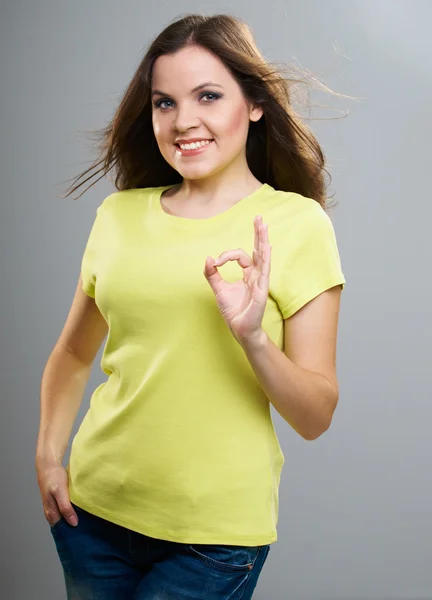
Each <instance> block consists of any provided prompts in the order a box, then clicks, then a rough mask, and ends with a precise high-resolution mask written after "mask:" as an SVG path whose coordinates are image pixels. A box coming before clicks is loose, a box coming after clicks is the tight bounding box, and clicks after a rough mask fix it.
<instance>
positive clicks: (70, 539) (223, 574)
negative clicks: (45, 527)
mask: <svg viewBox="0 0 432 600" xmlns="http://www.w3.org/2000/svg"><path fill="white" fill-rule="evenodd" d="M73 507H74V509H75V511H76V513H77V515H78V519H79V523H78V525H77V526H76V527H73V526H72V525H69V523H68V522H67V521H66V520H65V519H64V518H61V519H60V521H58V522H57V523H55V524H54V525H53V526H51V533H52V536H53V538H54V542H55V545H56V548H57V553H58V555H59V558H60V562H61V565H62V567H63V573H64V577H65V583H66V590H67V598H68V600H250V598H252V594H253V591H254V589H255V587H256V584H257V581H258V577H259V575H260V573H261V569H262V567H263V565H264V562H265V560H266V558H267V555H268V553H269V550H270V545H266V546H252V547H251V546H232V545H209V544H183V543H178V542H169V541H166V540H159V539H155V538H151V537H148V536H146V535H143V534H141V533H137V532H135V531H132V530H130V529H126V528H125V527H121V526H120V525H116V524H114V523H112V522H110V521H107V520H105V519H102V518H101V517H97V516H95V515H93V514H91V513H89V512H87V511H85V510H84V509H82V508H80V507H78V506H76V505H75V504H73Z"/></svg>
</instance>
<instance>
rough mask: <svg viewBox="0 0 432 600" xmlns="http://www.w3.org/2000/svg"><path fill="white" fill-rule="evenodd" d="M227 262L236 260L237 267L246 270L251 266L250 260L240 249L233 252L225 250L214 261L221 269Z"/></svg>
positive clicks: (251, 261)
mask: <svg viewBox="0 0 432 600" xmlns="http://www.w3.org/2000/svg"><path fill="white" fill-rule="evenodd" d="M229 260H237V261H238V263H239V265H240V266H241V267H243V268H244V269H246V268H247V267H250V266H251V265H252V264H253V260H252V258H251V257H250V256H249V254H248V253H247V252H245V251H244V250H243V249H242V248H236V249H235V250H226V251H225V252H222V254H220V255H219V257H218V258H217V259H216V261H215V265H216V266H217V267H221V266H222V265H223V264H225V263H226V262H228V261H229Z"/></svg>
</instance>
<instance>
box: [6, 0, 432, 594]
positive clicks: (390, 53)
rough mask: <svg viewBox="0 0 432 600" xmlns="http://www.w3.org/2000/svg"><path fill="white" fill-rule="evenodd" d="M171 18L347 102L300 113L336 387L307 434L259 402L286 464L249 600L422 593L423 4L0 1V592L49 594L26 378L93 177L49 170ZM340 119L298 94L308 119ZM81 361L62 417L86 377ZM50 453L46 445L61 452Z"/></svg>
mask: <svg viewBox="0 0 432 600" xmlns="http://www.w3.org/2000/svg"><path fill="white" fill-rule="evenodd" d="M187 12H203V13H204V14H215V13H216V12H217V13H221V12H228V13H231V14H234V15H237V16H240V17H242V18H244V19H245V20H246V21H247V22H248V23H249V24H250V25H251V27H252V28H253V30H254V33H255V36H256V39H257V42H258V45H259V47H260V48H261V50H262V51H263V52H264V54H265V55H266V56H267V57H268V58H270V59H272V60H281V61H283V60H291V59H293V60H294V57H295V59H296V60H298V61H300V63H302V64H303V65H305V66H306V67H307V68H309V69H310V70H311V71H312V72H315V73H316V74H317V75H318V76H319V77H321V78H324V80H325V81H326V83H327V84H328V85H329V86H330V87H332V88H334V89H336V90H337V91H339V92H341V93H345V94H349V95H352V96H356V97H359V98H361V100H359V101H352V100H349V101H348V100H341V99H336V98H332V97H331V96H328V95H324V96H323V95H319V97H316V103H317V104H326V105H329V106H331V107H337V109H338V110H342V111H346V110H350V111H351V114H350V115H349V116H348V117H347V118H345V119H336V120H317V121H314V122H312V128H313V130H314V131H315V133H316V134H317V135H318V137H319V140H320V142H321V143H322V145H323V147H324V150H325V152H326V154H327V157H328V160H329V168H330V169H331V172H332V174H333V184H332V191H335V192H336V199H337V201H338V202H339V205H338V207H337V208H336V209H335V210H333V211H332V213H331V216H332V218H333V221H334V225H335V229H336V234H337V238H338V243H339V249H340V253H341V257H342V262H343V268H344V273H345V276H346V278H347V282H348V283H347V286H346V288H345V291H344V292H343V295H342V309H341V317H340V330H339V331H340V335H339V345H338V373H339V380H340V400H339V406H338V408H337V411H336V414H335V417H334V421H333V424H332V427H331V428H330V430H329V431H328V432H326V433H325V434H324V435H323V436H322V437H321V438H319V439H318V440H316V441H314V442H306V441H305V440H303V439H302V438H301V437H300V436H299V435H297V434H296V433H295V432H294V431H293V430H291V429H290V428H289V426H288V425H287V424H286V423H284V422H283V421H282V419H281V418H280V417H279V416H278V415H277V414H275V417H274V418H275V424H276V428H277V431H278V434H279V436H280V441H281V445H282V448H283V451H284V454H285V457H286V463H285V467H284V471H283V476H282V483H281V498H280V520H279V541H278V542H277V543H276V544H275V545H274V546H273V547H272V550H271V552H270V555H269V559H268V562H267V563H266V566H265V569H264V571H263V574H262V576H261V579H260V581H259V584H258V587H257V591H256V596H255V597H256V598H257V600H260V599H261V600H262V599H268V600H285V599H288V600H297V599H306V598H308V599H314V600H322V599H330V598H331V599H333V600H336V599H342V598H344V599H362V600H363V599H378V598H392V599H396V598H404V599H413V598H431V597H432V569H431V564H432V541H431V534H432V519H431V517H430V511H431V507H432V498H431V496H432V494H431V481H430V457H431V438H430V433H429V432H430V419H431V417H432V408H431V399H432V394H431V384H430V378H429V377H428V372H429V371H430V366H431V358H432V356H431V350H430V343H431V338H432V328H431V318H430V308H431V269H430V267H429V262H430V258H431V242H430V240H431V236H430V227H431V216H432V209H431V206H432V204H431V200H430V194H431V185H430V175H431V166H430V159H431V153H430V141H431V137H432V120H431V116H430V109H431V97H432V68H431V67H432V61H431V45H432V42H431V38H430V30H429V24H430V22H431V20H432V3H431V2H428V1H427V0H423V1H421V0H417V1H413V0H410V1H400V0H393V1H376V0H375V1H371V0H351V1H348V0H347V1H340V2H337V1H335V0H327V1H312V0H301V1H299V0H297V1H296V2H291V1H285V2H282V1H277V0H275V1H273V2H270V3H269V2H266V3H257V4H256V5H253V3H251V2H250V1H246V0H238V1H236V2H220V3H218V4H217V5H216V4H214V3H211V2H209V1H207V2H193V1H189V2H186V1H184V0H183V1H182V2H180V3H179V2H157V3H153V2H150V1H147V2H143V1H141V2H137V1H133V0H123V1H122V2H117V1H113V0H104V1H103V2H102V1H98V2H97V1H95V0H94V1H88V0H87V1H84V0H75V1H74V2H66V1H65V0H63V1H59V0H55V1H54V0H39V1H38V2H33V1H30V0H27V1H25V0H13V1H12V0H10V1H9V2H8V1H7V0H6V1H5V0H3V2H2V4H1V8H0V17H1V29H0V52H1V54H0V55H1V62H0V69H1V72H0V94H1V96H0V101H1V111H0V125H1V137H0V140H1V146H0V152H1V156H0V174H1V183H2V192H1V219H0V227H1V230H0V244H1V247H0V257H1V279H0V281H1V292H2V293H1V320H0V327H1V330H0V334H1V344H0V352H1V407H2V418H1V434H0V440H1V448H0V450H1V454H0V456H1V468H2V471H1V481H2V493H1V522H2V535H1V551H2V556H1V560H0V570H1V573H0V575H1V577H0V588H1V589H0V597H1V598H4V599H5V600H6V599H7V600H15V599H19V600H24V599H25V600H27V599H29V598H31V599H32V600H39V599H41V600H42V599H43V600H51V599H52V600H59V599H63V598H65V597H66V596H65V592H64V584H63V578H62V572H61V566H60V563H59V561H58V557H57V554H56V551H55V548H54V544H53V541H52V538H51V535H50V532H49V528H48V524H47V523H46V521H45V519H44V516H43V512H42V507H41V502H40V496H39V490H38V487H37V480H36V473H35V469H34V453H35V445H36V437H37V431H38V422H39V421H38V419H39V385H40V378H41V374H42V371H43V369H44V366H45V363H46V360H47V358H48V355H49V353H50V352H51V350H52V348H53V346H54V344H55V342H56V340H57V338H58V336H59V334H60V331H61V328H62V327H63V324H64V320H65V318H66V315H67V313H68V310H69V307H70V303H71V301H72V297H73V293H74V290H75V286H76V282H77V278H78V274H79V267H80V260H81V255H82V252H83V249H84V244H85V241H86V239H87V235H88V233H89V231H90V227H91V223H92V220H93V217H94V211H95V209H96V206H97V205H98V204H99V203H100V202H101V200H102V199H103V197H104V196H105V195H107V194H108V193H110V192H111V191H113V186H112V184H111V183H110V182H109V181H106V180H105V181H103V182H100V183H99V184H97V185H96V186H95V187H94V188H92V190H91V191H90V192H88V193H87V194H85V195H84V197H83V198H81V199H80V200H79V201H74V200H73V199H72V198H68V199H67V200H62V199H59V198H58V196H57V194H59V193H60V192H62V191H64V189H65V185H63V182H64V181H65V180H66V179H68V178H70V177H72V176H73V175H75V174H77V173H78V172H79V171H81V170H83V169H84V168H85V167H87V166H89V165H90V160H91V159H92V157H93V154H92V153H91V144H90V143H89V142H88V140H86V138H85V137H84V136H83V134H82V132H83V131H84V130H88V129H93V128H96V127H102V126H103V125H105V124H106V123H107V121H108V119H109V117H110V116H111V114H112V111H113V109H114V106H115V105H116V103H117V101H118V99H119V97H120V95H121V94H122V93H123V91H124V88H125V86H126V85H127V83H128V82H129V81H130V78H131V76H132V74H133V72H134V70H135V68H136V67H137V65H138V63H139V61H140V60H141V56H142V54H143V52H144V49H145V47H146V45H147V43H148V42H149V41H150V39H152V38H153V36H155V35H156V34H157V33H158V32H159V31H160V30H161V29H162V28H163V27H165V26H166V25H167V24H168V22H169V21H170V20H171V19H173V18H175V17H177V16H181V14H184V13H187ZM338 114H339V113H335V112H334V111H332V110H328V109H325V110H324V109H320V108H317V109H316V110H315V111H314V112H313V116H315V117H316V118H318V119H319V118H326V119H329V118H334V117H337V116H338ZM99 361H100V355H99V356H98V358H97V360H96V361H95V365H94V369H93V373H92V376H91V380H90V383H89V386H88V388H87V390H86V394H85V398H84V400H83V404H82V407H81V411H80V413H79V418H78V419H77V422H76V424H75V428H74V432H75V431H76V429H77V427H78V425H79V422H80V421H81V419H82V417H83V416H84V413H85V411H86V410H87V407H88V402H89V398H90V394H91V392H92V390H93V389H94V388H95V386H96V385H98V384H99V383H100V382H102V381H103V380H104V379H105V376H104V375H103V373H102V372H101V371H100V368H99ZM67 457H68V454H67V456H66V457H65V458H66V459H67Z"/></svg>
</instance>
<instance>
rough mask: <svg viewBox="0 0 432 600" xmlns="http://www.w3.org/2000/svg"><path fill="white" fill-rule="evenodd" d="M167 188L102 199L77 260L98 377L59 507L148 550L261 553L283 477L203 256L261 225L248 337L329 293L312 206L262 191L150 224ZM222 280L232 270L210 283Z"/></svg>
mask: <svg viewBox="0 0 432 600" xmlns="http://www.w3.org/2000/svg"><path fill="white" fill-rule="evenodd" d="M169 187H171V186H161V187H157V188H144V189H132V190H126V191H123V192H115V193H113V194H111V195H109V196H107V197H106V198H105V199H104V201H103V202H102V203H101V205H100V206H99V207H98V209H97V215H96V218H95V222H94V224H93V227H92V230H91V232H90V236H89V238H88V242H87V246H86V249H85V252H84V255H83V260H82V277H83V289H84V291H85V292H86V293H87V294H88V295H89V296H91V297H93V298H95V301H96V304H97V306H98V307H99V309H100V311H101V313H102V315H103V316H104V318H105V319H106V321H107V323H108V325H109V333H108V337H107V339H106V344H105V347H104V351H103V356H102V359H101V368H102V370H103V371H104V373H105V374H106V375H107V376H108V378H107V380H106V381H105V382H104V383H102V384H101V385H100V386H98V387H97V388H96V389H95V390H94V392H93V395H92V398H91V401H90V407H89V409H88V411H87V413H86V415H85V417H84V419H83V421H82V423H81V425H80V428H79V430H78V432H77V434H76V436H75V438H74V439H73V443H72V449H71V456H70V460H69V464H68V466H67V469H68V473H69V491H70V498H71V500H72V502H74V503H75V504H77V505H78V506H80V507H82V508H83V509H84V510H87V511H89V512H91V513H93V514H95V515H98V516H100V517H102V518H104V519H108V520H109V521H112V522H114V523H116V524H118V525H121V526H123V527H127V528H129V529H132V530H134V531H137V532H140V533H143V534H146V535H148V536H151V537H155V538H159V539H163V540H170V541H174V542H182V543H204V544H234V545H246V546H254V545H263V544H269V543H272V542H275V541H276V540H277V532H276V525H277V520H278V489H279V482H280V474H281V470H282V466H283V463H284V456H283V453H282V451H281V448H280V445H279V442H278V439H277V435H276V432H275V430H274V426H273V421H272V417H271V413H270V406H269V401H268V399H267V397H266V396H265V394H264V391H263V390H262V388H261V386H260V385H259V382H258V379H257V378H256V375H255V373H254V371H253V369H252V367H251V366H250V363H249V361H248V360H247V357H246V355H245V353H244V350H243V349H242V347H241V346H240V345H239V344H238V342H237V341H236V340H235V338H234V336H233V335H232V333H231V332H230V331H229V329H228V327H227V325H226V323H225V321H224V320H223V318H222V316H221V315H220V313H219V310H218V308H217V305H216V300H215V297H214V293H213V291H212V290H211V288H210V286H209V284H208V282H207V281H206V279H205V277H204V274H203V269H204V263H205V259H206V257H207V256H212V257H214V258H216V257H217V256H218V255H219V254H220V253H221V252H223V251H225V250H228V249H233V248H239V247H240V248H243V249H244V250H245V251H246V252H247V253H248V254H249V255H250V256H252V251H253V245H254V226H253V220H254V217H255V216H256V215H262V216H263V220H264V223H267V224H268V233H269V240H270V244H271V245H272V259H271V260H272V262H271V273H270V292H269V298H268V303H267V307H266V311H265V314H264V318H263V329H264V330H265V331H266V333H267V334H268V336H269V337H270V339H272V340H273V342H275V344H277V345H278V347H279V348H280V349H283V319H284V318H288V317H290V316H291V315H293V314H294V313H295V312H296V311H297V310H299V309H300V308H301V307H302V306H304V305H305V304H306V303H307V302H309V301H310V300H312V299H313V298H314V297H316V296H317V295H318V294H320V293H321V292H324V291H325V290H327V289H329V288H331V287H332V286H335V285H338V284H341V285H342V286H343V285H344V283H345V279H344V275H343V273H342V270H341V264H340V258H339V253H338V248H337V243H336V239H335V234H334V229H333V226H332V222H331V220H330V218H329V216H328V215H327V213H325V212H324V210H323V209H322V208H321V206H320V205H319V204H318V202H316V201H315V200H312V199H310V198H306V197H304V196H301V195H299V194H296V193H288V192H283V191H277V190H275V189H274V188H273V187H272V186H270V185H268V184H263V185H262V187H260V188H259V189H258V190H256V191H255V192H253V193H252V194H250V195H249V196H247V197H246V198H243V199H242V200H241V201H240V202H238V203H237V204H235V205H234V206H232V207H231V208H229V209H228V210H226V211H224V212H222V213H220V214H218V215H216V216H213V217H210V218H206V219H188V218H182V217H176V216H173V215H169V214H167V213H166V212H164V210H163V208H162V207H161V204H160V196H161V194H162V192H163V191H164V190H166V189H168V188H169ZM219 271H220V273H221V275H222V277H224V279H226V280H228V281H236V280H238V279H240V278H241V277H242V270H241V267H240V266H239V265H238V264H237V263H236V262H229V263H227V264H225V265H223V266H222V267H220V269H219Z"/></svg>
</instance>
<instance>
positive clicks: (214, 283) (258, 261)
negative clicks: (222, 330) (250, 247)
mask: <svg viewBox="0 0 432 600" xmlns="http://www.w3.org/2000/svg"><path fill="white" fill-rule="evenodd" d="M254 230H255V238H254V251H253V258H251V257H250V256H249V255H248V254H247V253H246V252H245V251H244V250H242V249H241V248H238V249H237V250H227V251H226V252H222V254H220V255H219V257H218V258H217V259H216V261H214V259H213V258H212V257H211V256H208V257H207V259H206V262H205V267H204V275H205V277H206V279H207V281H208V282H209V284H210V287H211V288H212V290H213V292H214V293H215V296H216V302H217V305H218V307H219V310H220V312H221V314H222V317H223V318H224V320H225V322H226V323H227V325H228V327H229V328H230V330H231V332H232V333H233V335H234V337H235V338H236V339H237V341H238V342H240V343H241V342H243V341H246V342H247V341H253V340H255V339H257V338H259V337H260V336H261V334H262V326H261V324H262V319H263V316H264V311H265V307H266V303H267V299H268V291H269V276H270V255H271V246H270V244H269V239H268V225H264V224H263V220H262V217H261V216H257V217H255V219H254ZM229 260H236V261H237V262H238V264H239V265H240V266H241V268H242V269H243V279H242V280H239V281H235V282H234V283H229V282H227V281H225V280H224V279H223V278H222V277H221V275H220V274H219V271H218V270H217V267H220V266H222V265H223V264H225V263H226V262H227V261H229Z"/></svg>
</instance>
